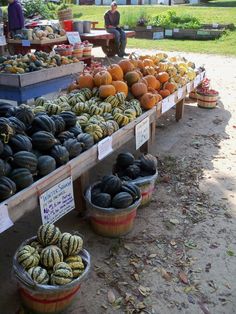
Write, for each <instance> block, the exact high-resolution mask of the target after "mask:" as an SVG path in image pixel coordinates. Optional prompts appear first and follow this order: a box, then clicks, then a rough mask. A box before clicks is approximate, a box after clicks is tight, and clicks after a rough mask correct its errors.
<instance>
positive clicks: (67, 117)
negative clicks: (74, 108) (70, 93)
mask: <svg viewBox="0 0 236 314" xmlns="http://www.w3.org/2000/svg"><path fill="white" fill-rule="evenodd" d="M59 116H60V117H62V118H63V119H64V121H65V123H66V128H67V129H68V128H70V127H72V126H75V125H76V120H77V117H76V115H75V114H74V113H73V112H71V111H63V112H62V113H60V115H59Z"/></svg>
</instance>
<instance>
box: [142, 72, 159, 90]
mask: <svg viewBox="0 0 236 314" xmlns="http://www.w3.org/2000/svg"><path fill="white" fill-rule="evenodd" d="M144 79H145V80H146V81H147V84H148V87H150V88H153V89H157V86H158V82H157V79H156V78H155V76H154V75H146V76H145V77H144Z"/></svg>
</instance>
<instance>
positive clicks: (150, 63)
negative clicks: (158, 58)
mask: <svg viewBox="0 0 236 314" xmlns="http://www.w3.org/2000/svg"><path fill="white" fill-rule="evenodd" d="M143 65H144V66H145V67H146V66H148V67H154V65H155V64H154V62H153V60H152V59H148V58H146V59H144V60H143Z"/></svg>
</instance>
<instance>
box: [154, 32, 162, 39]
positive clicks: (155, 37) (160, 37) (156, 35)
mask: <svg viewBox="0 0 236 314" xmlns="http://www.w3.org/2000/svg"><path fill="white" fill-rule="evenodd" d="M163 38H164V32H154V33H153V36H152V39H163Z"/></svg>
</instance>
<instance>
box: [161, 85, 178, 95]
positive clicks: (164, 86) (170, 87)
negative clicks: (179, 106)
mask: <svg viewBox="0 0 236 314" xmlns="http://www.w3.org/2000/svg"><path fill="white" fill-rule="evenodd" d="M163 88H164V89H168V90H169V91H170V93H171V94H172V93H174V91H176V85H175V84H174V83H170V82H166V83H164V84H163Z"/></svg>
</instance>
